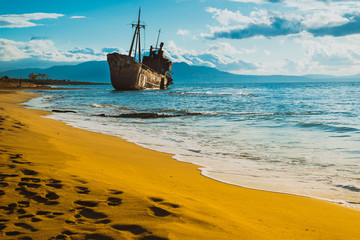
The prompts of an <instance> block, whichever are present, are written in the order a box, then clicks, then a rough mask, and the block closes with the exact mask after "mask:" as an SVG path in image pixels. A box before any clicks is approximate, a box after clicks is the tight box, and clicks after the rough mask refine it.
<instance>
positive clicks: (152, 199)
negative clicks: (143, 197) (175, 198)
mask: <svg viewBox="0 0 360 240" xmlns="http://www.w3.org/2000/svg"><path fill="white" fill-rule="evenodd" d="M149 199H150V200H151V201H153V202H156V203H160V204H162V205H166V206H169V207H172V208H179V207H180V205H178V204H175V203H169V202H164V199H162V198H156V197H150V198H149Z"/></svg>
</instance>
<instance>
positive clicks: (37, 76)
mask: <svg viewBox="0 0 360 240" xmlns="http://www.w3.org/2000/svg"><path fill="white" fill-rule="evenodd" d="M28 77H29V80H32V81H35V80H49V79H50V75H47V74H45V73H39V74H35V73H33V72H32V73H30V74H29V75H28ZM9 79H10V78H9V77H8V76H0V80H9Z"/></svg>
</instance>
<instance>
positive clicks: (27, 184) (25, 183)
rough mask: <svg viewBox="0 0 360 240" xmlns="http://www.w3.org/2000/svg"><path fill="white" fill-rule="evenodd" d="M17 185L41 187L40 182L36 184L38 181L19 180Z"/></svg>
mask: <svg viewBox="0 0 360 240" xmlns="http://www.w3.org/2000/svg"><path fill="white" fill-rule="evenodd" d="M18 186H19V187H22V186H26V187H28V188H39V187H41V184H38V183H29V182H19V183H18Z"/></svg>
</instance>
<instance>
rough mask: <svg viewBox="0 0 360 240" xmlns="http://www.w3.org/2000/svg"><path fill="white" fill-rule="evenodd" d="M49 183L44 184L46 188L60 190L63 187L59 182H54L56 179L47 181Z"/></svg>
mask: <svg viewBox="0 0 360 240" xmlns="http://www.w3.org/2000/svg"><path fill="white" fill-rule="evenodd" d="M48 181H49V182H50V183H46V184H45V185H46V186H49V187H52V188H56V189H61V188H62V187H63V185H62V184H61V181H60V180H56V179H49V180H48Z"/></svg>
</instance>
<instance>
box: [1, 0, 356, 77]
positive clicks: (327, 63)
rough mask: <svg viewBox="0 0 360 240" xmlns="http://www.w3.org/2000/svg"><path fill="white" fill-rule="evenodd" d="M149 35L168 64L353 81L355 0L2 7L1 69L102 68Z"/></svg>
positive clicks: (21, 1)
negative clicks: (88, 64) (138, 26)
mask: <svg viewBox="0 0 360 240" xmlns="http://www.w3.org/2000/svg"><path fill="white" fill-rule="evenodd" d="M139 7H141V19H142V21H143V23H144V24H145V25H146V29H145V32H142V42H143V43H145V45H143V46H142V47H143V48H144V50H145V49H148V48H149V47H150V45H155V43H156V38H157V32H158V30H159V29H161V36H160V41H163V42H164V43H165V47H164V48H165V50H166V55H167V57H169V58H170V59H171V60H173V61H174V62H186V63H188V64H190V65H201V66H208V67H215V68H217V69H219V70H222V71H228V72H232V73H238V74H257V75H274V74H276V75H277V74H284V75H306V74H327V75H337V76H348V75H355V74H359V73H360V0H153V1H150V0H133V1H131V0H128V1H121V0H117V1H115V0H106V1H98V0H93V1H92V0H87V1H83V0H79V1H76V0H72V1H70V0H62V1H58V0H53V1H49V0H46V1H42V0H32V1H28V0H13V1H2V3H1V8H0V71H4V70H9V69H16V68H26V67H50V66H52V65H60V64H61V65H63V64H77V63H81V62H85V61H93V60H97V61H100V60H106V54H107V53H110V52H113V51H118V52H120V53H126V52H127V51H128V50H129V47H130V44H131V39H132V34H133V29H132V27H131V23H134V22H135V21H136V19H137V14H138V11H139Z"/></svg>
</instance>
